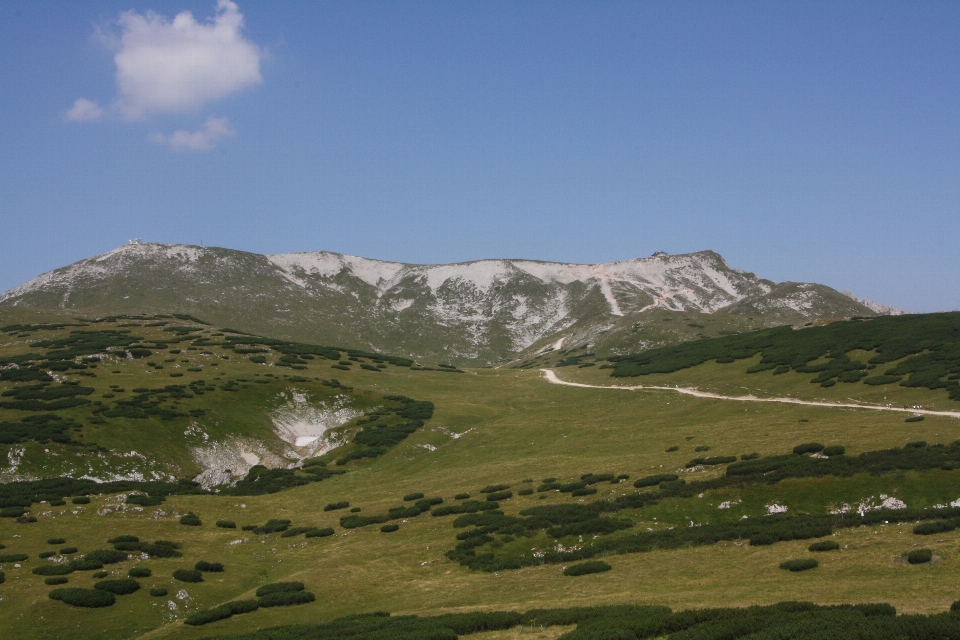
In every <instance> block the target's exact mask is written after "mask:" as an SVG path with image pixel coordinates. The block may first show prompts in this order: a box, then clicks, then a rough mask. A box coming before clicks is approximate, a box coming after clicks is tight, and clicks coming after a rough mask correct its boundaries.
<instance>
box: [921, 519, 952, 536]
mask: <svg viewBox="0 0 960 640" xmlns="http://www.w3.org/2000/svg"><path fill="white" fill-rule="evenodd" d="M956 528H957V523H956V521H954V520H934V521H933V522H922V523H920V524H918V525H917V526H915V527H914V528H913V532H914V533H915V534H917V535H920V536H929V535H931V534H934V533H946V532H948V531H953V530H954V529H956Z"/></svg>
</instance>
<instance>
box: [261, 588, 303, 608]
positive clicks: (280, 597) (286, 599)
mask: <svg viewBox="0 0 960 640" xmlns="http://www.w3.org/2000/svg"><path fill="white" fill-rule="evenodd" d="M316 599H317V598H316V596H314V595H313V594H312V593H310V592H309V591H292V592H291V591H287V592H278V593H270V594H267V595H265V596H263V597H262V598H260V606H261V607H289V606H293V605H297V604H307V603H308V602H313V601H314V600H316Z"/></svg>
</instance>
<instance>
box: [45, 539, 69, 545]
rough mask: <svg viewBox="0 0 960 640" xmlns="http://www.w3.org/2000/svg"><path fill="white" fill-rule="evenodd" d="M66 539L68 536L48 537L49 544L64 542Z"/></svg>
mask: <svg viewBox="0 0 960 640" xmlns="http://www.w3.org/2000/svg"><path fill="white" fill-rule="evenodd" d="M66 541H67V539H66V538H47V544H64V543H66Z"/></svg>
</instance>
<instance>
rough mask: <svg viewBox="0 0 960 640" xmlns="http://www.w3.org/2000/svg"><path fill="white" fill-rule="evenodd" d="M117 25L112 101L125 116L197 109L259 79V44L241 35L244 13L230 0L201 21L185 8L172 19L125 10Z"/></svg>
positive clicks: (218, 6) (140, 116)
mask: <svg viewBox="0 0 960 640" xmlns="http://www.w3.org/2000/svg"><path fill="white" fill-rule="evenodd" d="M119 24H120V29H121V32H122V33H121V36H120V45H119V46H120V49H119V51H117V54H116V56H114V61H115V62H116V64H117V90H118V92H119V97H118V100H117V104H116V106H117V108H118V109H119V110H120V112H121V113H122V114H123V115H124V116H125V117H127V118H129V119H139V118H143V117H146V116H148V115H152V114H157V113H183V112H189V111H197V110H199V109H200V108H202V107H203V106H204V105H206V104H208V103H210V102H213V101H215V100H219V99H221V98H224V97H226V96H228V95H230V94H233V93H236V92H237V91H240V90H241V89H244V88H246V87H249V86H252V85H256V84H259V83H260V82H261V81H262V77H261V75H260V57H261V52H260V49H259V47H257V46H256V45H255V44H253V43H252V42H250V41H248V40H246V39H244V37H243V36H242V35H241V33H240V31H241V28H242V27H243V15H242V14H241V13H240V11H239V8H238V7H237V5H236V4H234V3H233V2H231V1H230V0H219V1H218V2H217V14H216V16H215V17H214V18H213V20H211V21H208V22H207V23H205V24H204V23H199V22H197V21H196V20H195V19H194V17H193V14H191V13H190V12H189V11H184V12H182V13H179V14H177V16H176V17H174V19H173V20H172V21H171V20H168V19H167V18H165V17H163V16H160V15H157V14H155V13H152V12H148V13H146V14H145V15H141V14H139V13H136V12H135V11H128V12H127V13H124V14H123V15H122V16H121V17H120V21H119Z"/></svg>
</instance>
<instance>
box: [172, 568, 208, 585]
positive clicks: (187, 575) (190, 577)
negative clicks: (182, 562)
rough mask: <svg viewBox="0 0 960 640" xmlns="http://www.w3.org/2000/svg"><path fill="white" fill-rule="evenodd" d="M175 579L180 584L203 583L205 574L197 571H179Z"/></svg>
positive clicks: (175, 572)
mask: <svg viewBox="0 0 960 640" xmlns="http://www.w3.org/2000/svg"><path fill="white" fill-rule="evenodd" d="M173 578H174V579H175V580H179V581H180V582H203V574H202V573H201V572H199V571H197V570H196V569H177V570H176V571H174V572H173Z"/></svg>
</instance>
